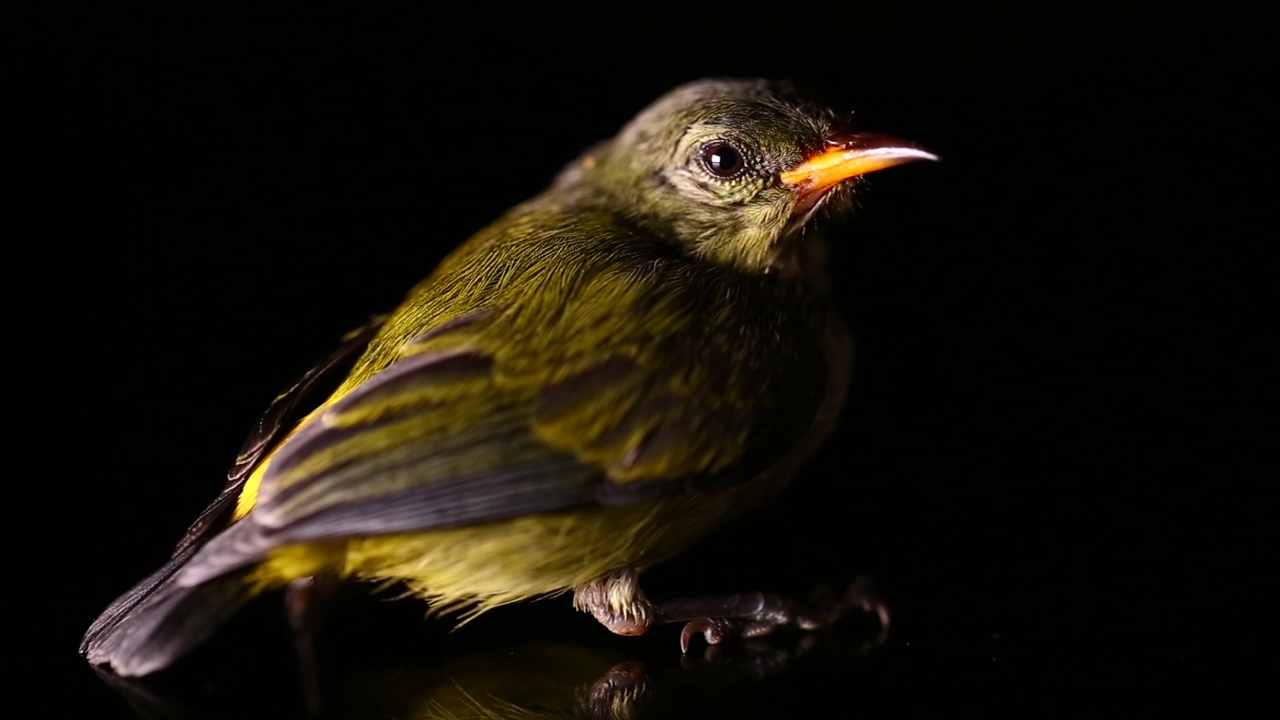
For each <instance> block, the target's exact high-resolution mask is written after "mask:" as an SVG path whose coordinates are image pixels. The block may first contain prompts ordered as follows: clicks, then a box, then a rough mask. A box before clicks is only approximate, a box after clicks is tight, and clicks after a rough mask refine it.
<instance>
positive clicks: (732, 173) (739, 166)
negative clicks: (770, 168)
mask: <svg viewBox="0 0 1280 720" xmlns="http://www.w3.org/2000/svg"><path fill="white" fill-rule="evenodd" d="M698 161H699V162H701V163H702V167H703V168H705V169H706V171H707V172H709V173H711V175H712V176H714V177H717V178H720V179H721V180H728V179H730V178H734V177H737V176H738V175H739V174H740V173H741V172H742V171H743V169H745V168H746V166H747V163H746V160H744V159H743V157H742V152H741V151H740V150H738V148H736V147H734V146H733V145H732V144H731V143H728V142H725V141H724V140H714V141H712V142H709V143H707V144H706V145H703V146H702V149H701V150H699V151H698Z"/></svg>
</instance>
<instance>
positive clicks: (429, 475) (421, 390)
mask: <svg viewBox="0 0 1280 720" xmlns="http://www.w3.org/2000/svg"><path fill="white" fill-rule="evenodd" d="M850 122H851V121H850V120H849V118H848V116H838V115H837V114H835V113H834V112H832V111H831V110H829V109H827V108H826V107H824V106H822V105H820V104H817V103H814V102H812V101H810V100H808V99H806V98H804V97H803V96H802V95H801V94H800V93H799V92H798V91H797V90H796V89H795V87H794V86H793V85H792V84H791V83H789V82H781V81H774V80H761V79H736V78H709V79H703V80H697V81H693V82H689V83H685V84H683V85H681V86H679V87H677V88H675V89H674V90H671V91H669V92H668V93H666V94H665V95H663V96H661V97H660V98H658V99H657V100H655V101H653V102H652V103H651V104H649V105H647V106H646V107H644V108H643V109H642V110H641V111H640V112H639V114H638V115H636V116H635V117H634V118H633V119H632V120H631V121H630V122H628V123H627V124H625V126H624V127H623V128H622V129H621V130H620V131H619V132H618V133H617V134H616V135H615V136H614V137H613V138H612V139H610V140H606V141H604V142H600V143H597V144H595V145H592V146H590V147H589V148H588V149H587V150H585V151H584V152H583V153H581V154H580V155H579V156H578V157H577V158H576V159H574V160H573V161H572V162H570V163H569V164H568V165H566V166H564V167H563V168H562V169H561V170H560V171H559V172H558V174H555V175H554V177H553V180H552V181H551V183H550V184H549V186H548V187H547V188H546V189H545V190H544V191H542V192H541V193H539V194H537V195H536V196H534V197H532V198H531V199H529V200H527V201H525V202H522V203H520V204H518V205H516V206H515V207H513V208H511V209H510V210H508V211H507V212H506V213H504V214H501V215H500V216H499V217H498V218H497V219H496V220H494V221H492V222H491V223H490V224H489V225H487V226H485V227H483V229H481V230H479V231H478V232H477V233H476V234H475V235H473V236H472V237H471V238H470V239H468V240H466V241H465V242H463V243H462V244H460V245H459V246H457V247H456V249H455V250H453V251H452V252H451V253H450V254H448V255H447V256H446V257H445V258H444V259H443V260H442V261H440V262H439V264H438V265H437V266H436V267H435V268H434V269H432V270H431V271H430V273H429V274H428V275H427V277H426V278H425V279H424V280H423V281H421V282H420V283H419V284H418V285H416V286H415V287H413V288H412V289H411V290H410V291H409V292H408V293H407V295H406V296H405V298H404V300H403V302H402V303H401V304H400V305H399V307H397V308H396V309H394V310H393V311H392V312H389V313H385V314H382V315H377V316H373V317H372V319H371V320H370V322H369V323H368V324H366V325H365V326H363V327H361V328H358V329H356V330H354V331H352V332H350V333H348V334H347V335H346V336H344V337H343V339H342V342H341V343H339V346H338V348H337V350H335V352H334V353H333V354H332V355H331V356H330V357H328V358H326V359H325V360H323V361H322V362H320V363H319V364H318V365H316V366H315V367H314V368H312V369H311V370H310V371H308V372H307V373H305V374H303V375H302V376H301V378H300V379H299V380H298V381H297V382H296V383H294V384H293V385H292V386H290V387H289V388H287V389H286V390H285V391H284V392H283V393H281V394H280V395H279V396H278V397H277V398H275V400H274V401H273V402H272V403H271V404H270V405H269V407H268V409H267V411H266V413H265V414H264V415H263V416H262V418H261V420H259V421H258V423H257V424H256V425H254V426H253V430H252V432H251V433H250V435H249V437H248V439H247V440H246V442H245V444H244V446H243V448H242V450H241V452H240V453H239V455H238V456H237V457H236V459H235V462H234V464H233V465H232V467H231V469H230V471H229V472H228V475H227V481H226V484H225V486H224V488H223V490H222V491H221V492H220V493H219V494H218V495H217V496H216V498H215V499H214V500H213V502H212V503H211V504H210V505H209V506H208V508H207V509H206V510H204V511H203V512H202V513H201V514H200V515H199V517H198V518H197V519H196V520H195V521H194V523H193V524H192V525H191V526H190V528H189V530H188V531H187V532H186V534H185V535H184V536H183V537H182V538H181V540H180V541H179V543H178V544H177V546H176V548H175V549H174V551H173V554H172V556H171V558H170V559H169V560H168V562H166V563H165V564H164V565H163V566H162V567H161V568H160V569H159V570H157V571H156V572H154V573H153V574H152V575H150V576H148V577H147V578H145V579H143V580H142V581H141V582H139V583H138V584H137V585H135V586H134V587H133V588H131V589H130V590H128V591H127V592H125V593H124V594H123V595H122V596H120V597H119V598H118V599H117V600H116V601H115V602H113V603H112V604H111V605H110V606H108V607H107V608H106V609H105V610H104V611H103V612H102V614H101V615H100V616H99V617H98V618H97V619H96V620H95V621H94V622H93V623H92V625H91V626H90V627H89V629H88V631H87V632H86V634H85V635H84V638H83V641H82V643H81V645H80V653H81V654H82V655H83V656H84V657H85V658H86V659H87V660H88V662H90V663H92V664H93V665H96V666H105V667H107V668H109V669H110V671H111V672H113V673H115V674H117V675H119V676H123V677H136V676H143V675H147V674H150V673H153V672H156V671H159V670H162V669H164V668H166V667H168V666H170V665H171V664H173V663H174V662H175V661H177V660H178V659H179V658H181V657H183V656H184V655H186V654H188V653H189V652H191V651H192V650H193V649H194V648H195V647H197V646H198V645H200V644H201V643H202V642H204V641H205V640H206V639H207V638H208V637H209V636H210V635H211V634H212V633H213V632H214V631H215V629H216V628H217V627H218V626H219V625H220V624H222V623H223V622H224V621H226V620H227V619H228V618H229V617H231V616H232V615H233V614H234V613H235V612H236V611H237V610H238V609H240V608H241V607H242V606H243V605H244V604H245V603H247V602H248V601H249V600H251V599H252V598H254V597H257V596H259V595H262V594H264V593H267V592H270V591H276V590H281V589H284V590H285V592H286V596H288V595H289V594H290V593H294V592H298V593H300V595H299V596H300V597H305V589H306V588H308V587H312V586H313V583H314V582H315V581H316V579H318V578H338V579H341V580H343V581H347V580H350V581H368V582H372V583H379V584H391V583H399V584H401V585H403V586H404V587H405V588H407V590H408V592H409V593H411V594H413V595H416V596H418V597H420V598H421V599H422V600H425V601H426V602H427V603H428V605H429V606H430V607H431V608H432V611H433V612H455V613H457V614H458V615H459V617H460V622H467V621H469V620H470V619H472V618H474V617H475V616H478V615H479V614H481V613H484V612H488V611H490V610H493V609H494V608H497V607H500V606H503V605H507V604H509V603H514V602H519V601H524V600H529V599H534V598H540V597H548V596H555V595H562V594H572V596H573V605H574V607H576V608H577V609H579V610H582V611H584V612H587V613H590V614H591V615H593V616H594V617H595V618H596V619H597V620H598V621H599V622H600V623H601V624H602V625H604V626H605V627H606V628H607V629H608V630H610V631H612V632H614V633H617V634H620V635H638V634H641V633H644V632H646V631H647V630H648V629H649V628H650V627H652V626H654V625H655V624H658V623H669V622H684V623H685V627H684V630H683V631H682V634H681V644H682V648H683V649H685V650H687V649H688V643H689V640H690V638H691V637H696V636H697V635H698V634H701V635H703V636H704V637H705V638H706V640H707V641H708V642H711V643H714V642H720V641H721V640H723V639H724V638H725V637H729V636H732V635H735V634H736V635H755V634H762V633H764V632H768V631H769V630H771V629H772V628H774V627H778V626H781V625H784V624H788V623H791V624H798V625H801V626H802V627H808V626H816V625H818V624H820V623H821V622H822V617H820V615H821V613H818V612H816V611H815V612H809V613H808V614H807V615H806V613H805V612H803V611H802V608H801V606H800V605H799V604H797V603H794V602H792V601H790V600H788V599H786V598H780V597H778V596H775V595H766V594H763V593H748V594H743V595H737V596H731V597H728V598H710V599H707V598H704V599H700V600H699V599H695V600H684V601H681V600H671V601H665V602H656V601H654V600H651V599H650V598H649V597H648V596H647V595H646V594H645V593H644V591H643V589H642V587H641V584H640V574H641V573H642V572H643V571H645V570H646V569H648V568H651V567H653V566H654V565H657V564H659V563H661V562H664V561H666V560H669V559H670V558H672V557H674V556H676V555H677V554H679V553H681V552H682V551H684V550H685V549H686V548H688V547H689V546H690V545H692V544H693V543H695V542H696V541H697V540H698V539H699V538H701V537H702V536H704V535H706V534H707V533H708V532H709V531H711V530H712V529H714V528H717V527H720V526H722V525H724V524H725V523H726V522H727V521H729V520H730V519H733V518H735V517H738V516H739V515H741V514H742V513H744V512H746V511H749V510H750V509H751V508H754V507H758V506H759V505H760V504H761V503H764V502H766V501H767V500H768V499H769V498H772V497H775V496H776V495H777V493H778V492H780V491H781V490H782V488H783V487H784V486H785V485H786V483H787V482H788V481H789V480H790V478H791V477H793V476H794V475H795V474H797V471H798V469H799V467H800V466H801V465H802V463H803V461H804V460H805V459H806V458H807V457H808V456H810V455H811V454H812V453H813V452H814V451H815V450H816V449H817V448H818V447H820V446H821V444H822V443H823V442H824V441H825V440H826V439H827V438H828V436H830V435H831V434H832V431H833V429H834V426H835V421H836V418H837V417H838V416H839V413H840V412H841V409H842V407H843V404H844V402H845V397H846V395H847V391H848V386H849V382H850V376H851V372H852V359H853V357H852V355H853V350H852V348H853V345H852V337H851V334H850V332H849V330H848V328H847V326H846V325H845V324H844V322H843V321H842V320H841V318H840V317H839V313H838V312H837V310H836V308H835V307H834V304H833V302H832V279H831V278H830V277H829V271H828V267H827V262H826V257H827V250H826V241H825V240H824V238H823V233H822V232H821V228H822V227H823V226H824V225H825V224H826V220H827V219H828V218H832V217H838V216H842V215H844V214H846V213H847V212H848V211H849V210H850V209H851V207H852V206H853V198H854V195H855V193H856V192H857V187H858V186H859V183H860V180H861V178H863V176H865V175H866V174H867V173H870V172H874V171H878V170H881V169H884V168H888V167H892V166H895V165H900V164H902V163H906V162H911V161H917V160H936V159H937V156H936V155H934V154H932V153H930V152H929V151H927V150H925V149H923V148H922V147H920V146H918V145H916V144H915V143H912V142H909V141H906V140H902V139H899V138H895V137H892V136H888V135H881V134H878V133H871V132H863V131H860V130H855V129H853V128H852V127H851V126H850ZM827 604H828V605H829V606H830V605H831V603H827ZM836 604H838V603H836ZM829 609H830V608H828V610H829ZM824 612H826V611H824ZM827 614H828V615H830V613H829V612H828V613H827ZM884 619H885V620H886V621H887V616H886V617H885V618H884Z"/></svg>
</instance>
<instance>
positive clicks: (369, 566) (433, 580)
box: [272, 483, 766, 617]
mask: <svg viewBox="0 0 1280 720" xmlns="http://www.w3.org/2000/svg"><path fill="white" fill-rule="evenodd" d="M765 490H766V488H764V487H763V486H762V484H756V483H749V484H748V485H746V486H744V487H742V488H737V489H734V490H730V491H727V492H722V493H717V494H713V495H705V496H704V495H688V496H680V497H674V498H668V499H663V500H657V501H652V502H643V503H635V504H632V505H625V506H618V507H608V508H595V509H590V510H577V511H574V512H566V513H554V514H544V515H530V516H523V517H518V518H513V519H510V520H505V521H501V522H494V523H487V524H483V525H475V526H469V527H459V528H450V529H442V530H432V531H428V532H423V533H414V534H405V535H387V536H371V537H364V538H351V539H348V540H346V541H344V547H343V548H342V549H341V552H342V554H343V556H344V557H343V558H342V559H341V561H340V562H341V565H342V567H343V572H342V574H344V575H346V576H348V577H354V578H358V579H363V580H369V581H382V582H385V581H398V582H403V583H404V584H405V585H406V586H407V587H408V588H409V590H410V591H411V592H413V593H414V594H415V595H419V596H421V597H423V598H424V599H426V600H427V601H429V602H430V603H431V604H432V606H433V611H436V612H443V611H450V610H465V611H466V612H465V615H464V617H471V616H474V615H477V614H479V613H481V612H484V611H486V610H489V609H492V608H495V607H498V606H500V605H505V604H507V603H511V602H517V601H520V600H526V599H531V598H535V597H539V596H544V595H551V594H556V593H560V592H564V591H567V590H570V589H572V588H574V587H577V586H579V585H582V584H585V583H587V582H590V581H591V580H594V579H595V578H597V577H599V576H600V575H602V574H604V573H606V572H608V571H610V570H614V569H616V568H619V567H625V566H631V567H635V568H638V569H643V568H645V567H649V566H652V565H654V564H656V563H659V562H662V561H664V560H666V559H668V558H670V557H672V556H673V555H675V554H677V553H679V552H680V551H682V550H683V549H685V548H686V547H687V546H689V545H690V544H692V543H693V542H695V541H696V540H697V539H699V538H700V537H701V536H702V535H704V534H705V533H706V532H707V531H709V530H710V529H712V528H714V527H716V526H718V525H721V524H722V523H723V521H724V520H725V519H726V518H727V517H728V516H729V515H730V514H734V513H736V512H737V511H738V510H741V509H743V508H744V506H750V505H752V504H755V503H756V502H758V499H759V497H762V496H763V493H764V491H765ZM280 551H283V552H280ZM280 551H277V553H275V554H274V555H275V557H273V559H272V560H273V561H275V562H276V563H278V562H280V561H281V560H283V559H284V556H285V555H286V554H288V553H289V552H290V551H289V550H288V549H285V548H281V549H280ZM297 551H304V549H303V548H297ZM277 567H278V565H277Z"/></svg>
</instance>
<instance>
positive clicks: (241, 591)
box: [80, 548, 254, 677]
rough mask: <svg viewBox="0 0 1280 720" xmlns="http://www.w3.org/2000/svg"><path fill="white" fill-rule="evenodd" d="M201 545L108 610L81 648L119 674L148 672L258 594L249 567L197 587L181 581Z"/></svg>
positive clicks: (165, 663)
mask: <svg viewBox="0 0 1280 720" xmlns="http://www.w3.org/2000/svg"><path fill="white" fill-rule="evenodd" d="M195 550H196V549H195V548H188V549H186V550H184V552H182V553H180V554H179V555H177V556H175V557H174V558H173V559H172V560H170V561H169V562H168V563H166V564H165V565H164V567H162V568H160V569H159V570H157V571H156V572H154V573H152V574H151V575H150V576H148V577H147V578H146V579H145V580H143V581H142V582H140V583H138V584H137V585H135V586H134V587H133V588H132V589H130V590H129V591H128V592H126V593H125V594H124V595H121V596H120V598H119V599H117V600H116V601H115V602H113V603H112V604H111V605H110V606H109V607H108V608H107V609H106V610H104V611H103V613H102V615H100V616H99V617H98V619H97V620H96V621H94V623H93V625H91V626H90V627H89V630H88V632H86V633H85V636H84V639H83V640H82V641H81V643H80V653H81V654H82V655H84V656H85V658H86V659H87V660H88V661H89V662H90V663H92V664H94V665H109V666H110V667H111V669H112V670H113V671H114V672H115V673H116V674H118V675H122V676H125V677H136V676H141V675H146V674H148V673H152V672H155V671H157V670H161V669H163V668H165V667H167V666H169V665H170V664H172V663H173V662H174V661H175V660H177V659H178V658H179V657H181V656H183V655H184V654H186V653H187V652H189V651H190V650H191V649H193V648H194V647H195V646H196V645H198V644H200V643H201V642H203V641H204V640H205V639H206V638H208V637H209V635H211V634H212V633H213V631H214V630H215V629H216V628H217V627H218V626H219V625H221V624H222V623H223V622H225V621H226V620H227V619H228V618H229V617H230V616H231V615H232V614H233V613H235V611H236V610H238V609H239V608H240V607H241V606H242V605H244V604H245V603H246V602H247V601H248V600H249V599H250V598H252V597H253V595H254V592H253V587H252V585H251V584H249V583H246V582H245V574H246V572H247V570H241V571H239V572H232V573H229V574H227V575H223V576H220V577H217V578H213V579H212V580H209V581H208V582H205V583H202V584H199V585H195V586H184V585H180V584H178V582H177V578H176V576H177V575H178V574H179V573H178V571H179V570H180V569H181V568H182V567H183V566H184V565H185V564H186V563H187V561H188V560H189V559H190V558H191V556H192V555H193V554H194V553H195Z"/></svg>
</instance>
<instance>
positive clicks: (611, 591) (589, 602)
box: [573, 567, 654, 635]
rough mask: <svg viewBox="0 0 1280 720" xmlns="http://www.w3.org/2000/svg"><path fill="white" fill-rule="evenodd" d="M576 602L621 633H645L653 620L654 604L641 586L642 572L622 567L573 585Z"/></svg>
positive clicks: (611, 628) (574, 602) (576, 605)
mask: <svg viewBox="0 0 1280 720" xmlns="http://www.w3.org/2000/svg"><path fill="white" fill-rule="evenodd" d="M573 606H574V607H575V608H577V609H579V610H582V611H583V612H589V613H591V614H592V615H594V616H595V618H596V620H599V621H600V624H601V625H604V626H605V627H607V628H609V630H610V631H611V632H614V633H616V634H618V635H643V634H644V633H645V631H646V630H648V629H649V626H650V625H652V624H653V618H654V606H653V603H651V602H649V599H648V598H646V597H645V595H644V592H643V591H641V590H640V573H639V572H637V571H636V569H635V568H632V567H624V568H619V569H617V570H613V571H611V572H609V573H606V574H604V575H601V576H600V577H599V578H596V579H595V580H593V581H591V582H589V583H587V584H586V585H580V586H578V587H577V588H574V591H573Z"/></svg>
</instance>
